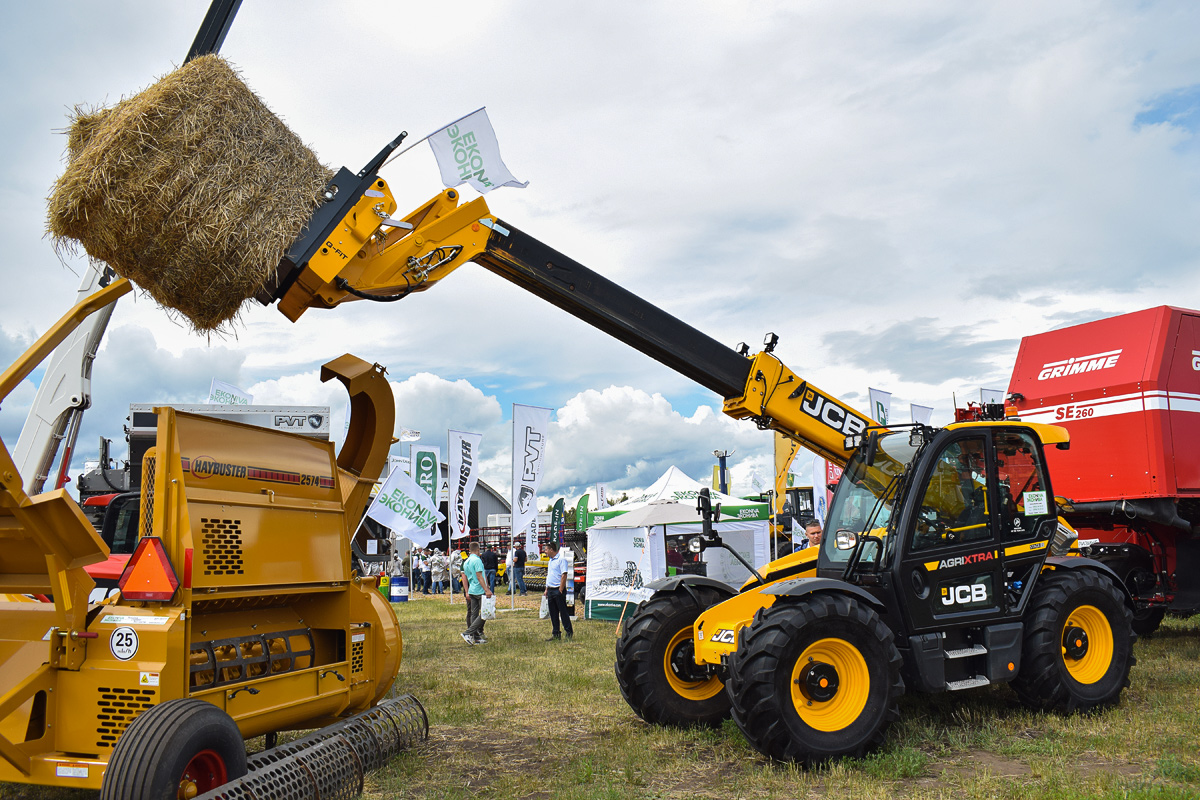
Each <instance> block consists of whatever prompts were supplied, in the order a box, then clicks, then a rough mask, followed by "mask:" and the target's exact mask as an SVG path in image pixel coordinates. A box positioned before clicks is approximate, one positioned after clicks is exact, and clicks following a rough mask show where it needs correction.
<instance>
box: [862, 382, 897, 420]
mask: <svg viewBox="0 0 1200 800" xmlns="http://www.w3.org/2000/svg"><path fill="white" fill-rule="evenodd" d="M867 394H869V395H870V397H871V413H870V415H869V416H870V417H871V419H873V420H875V421H876V422H878V423H879V424H880V425H887V422H888V414H890V413H891V410H892V393H891V392H885V391H883V390H882V389H871V388H868V389H867Z"/></svg>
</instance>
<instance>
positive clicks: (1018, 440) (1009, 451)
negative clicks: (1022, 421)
mask: <svg viewBox="0 0 1200 800" xmlns="http://www.w3.org/2000/svg"><path fill="white" fill-rule="evenodd" d="M993 441H994V443H995V446H996V471H997V477H998V479H999V487H1000V492H999V496H1000V499H999V505H1000V508H999V515H1000V531H1001V535H1002V536H1003V537H1004V538H1006V539H1013V540H1015V539H1024V538H1028V537H1030V536H1033V535H1034V533H1035V530H1036V529H1037V524H1036V523H1037V521H1038V519H1037V518H1038V517H1041V516H1044V515H1046V514H1050V513H1052V512H1053V510H1054V509H1053V498H1051V497H1049V491H1048V489H1047V487H1046V477H1045V476H1046V473H1045V469H1044V468H1043V466H1042V463H1041V460H1040V459H1039V458H1038V448H1037V444H1036V442H1034V440H1033V437H1032V436H1030V435H1029V434H1028V433H1020V432H1016V431H1011V432H1010V431H998V432H997V433H996V436H995V439H994V440H993Z"/></svg>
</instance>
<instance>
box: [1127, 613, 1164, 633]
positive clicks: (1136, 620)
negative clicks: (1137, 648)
mask: <svg viewBox="0 0 1200 800" xmlns="http://www.w3.org/2000/svg"><path fill="white" fill-rule="evenodd" d="M1166 615H1167V610H1166V609H1165V608H1163V607H1162V606H1151V607H1150V608H1139V609H1138V610H1137V611H1134V612H1133V622H1132V627H1133V632H1134V633H1136V634H1137V635H1138V636H1149V635H1150V634H1152V633H1154V632H1155V631H1156V630H1158V626H1159V625H1161V624H1162V621H1163V617H1165V616H1166Z"/></svg>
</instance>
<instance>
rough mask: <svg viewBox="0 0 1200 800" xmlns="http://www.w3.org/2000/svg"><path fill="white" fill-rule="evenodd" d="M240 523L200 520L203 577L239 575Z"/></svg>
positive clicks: (240, 569)
mask: <svg viewBox="0 0 1200 800" xmlns="http://www.w3.org/2000/svg"><path fill="white" fill-rule="evenodd" d="M241 525H242V522H241V520H237V519H203V518H202V519H201V520H200V542H201V544H203V545H204V574H205V575H241V574H242V573H243V566H244V565H243V563H242V527H241Z"/></svg>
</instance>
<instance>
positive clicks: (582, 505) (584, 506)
mask: <svg viewBox="0 0 1200 800" xmlns="http://www.w3.org/2000/svg"><path fill="white" fill-rule="evenodd" d="M587 515H588V496H587V495H586V494H585V495H584V496H583V497H581V498H579V504H578V505H576V506H575V530H577V531H586V530H587V529H588V524H587Z"/></svg>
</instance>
